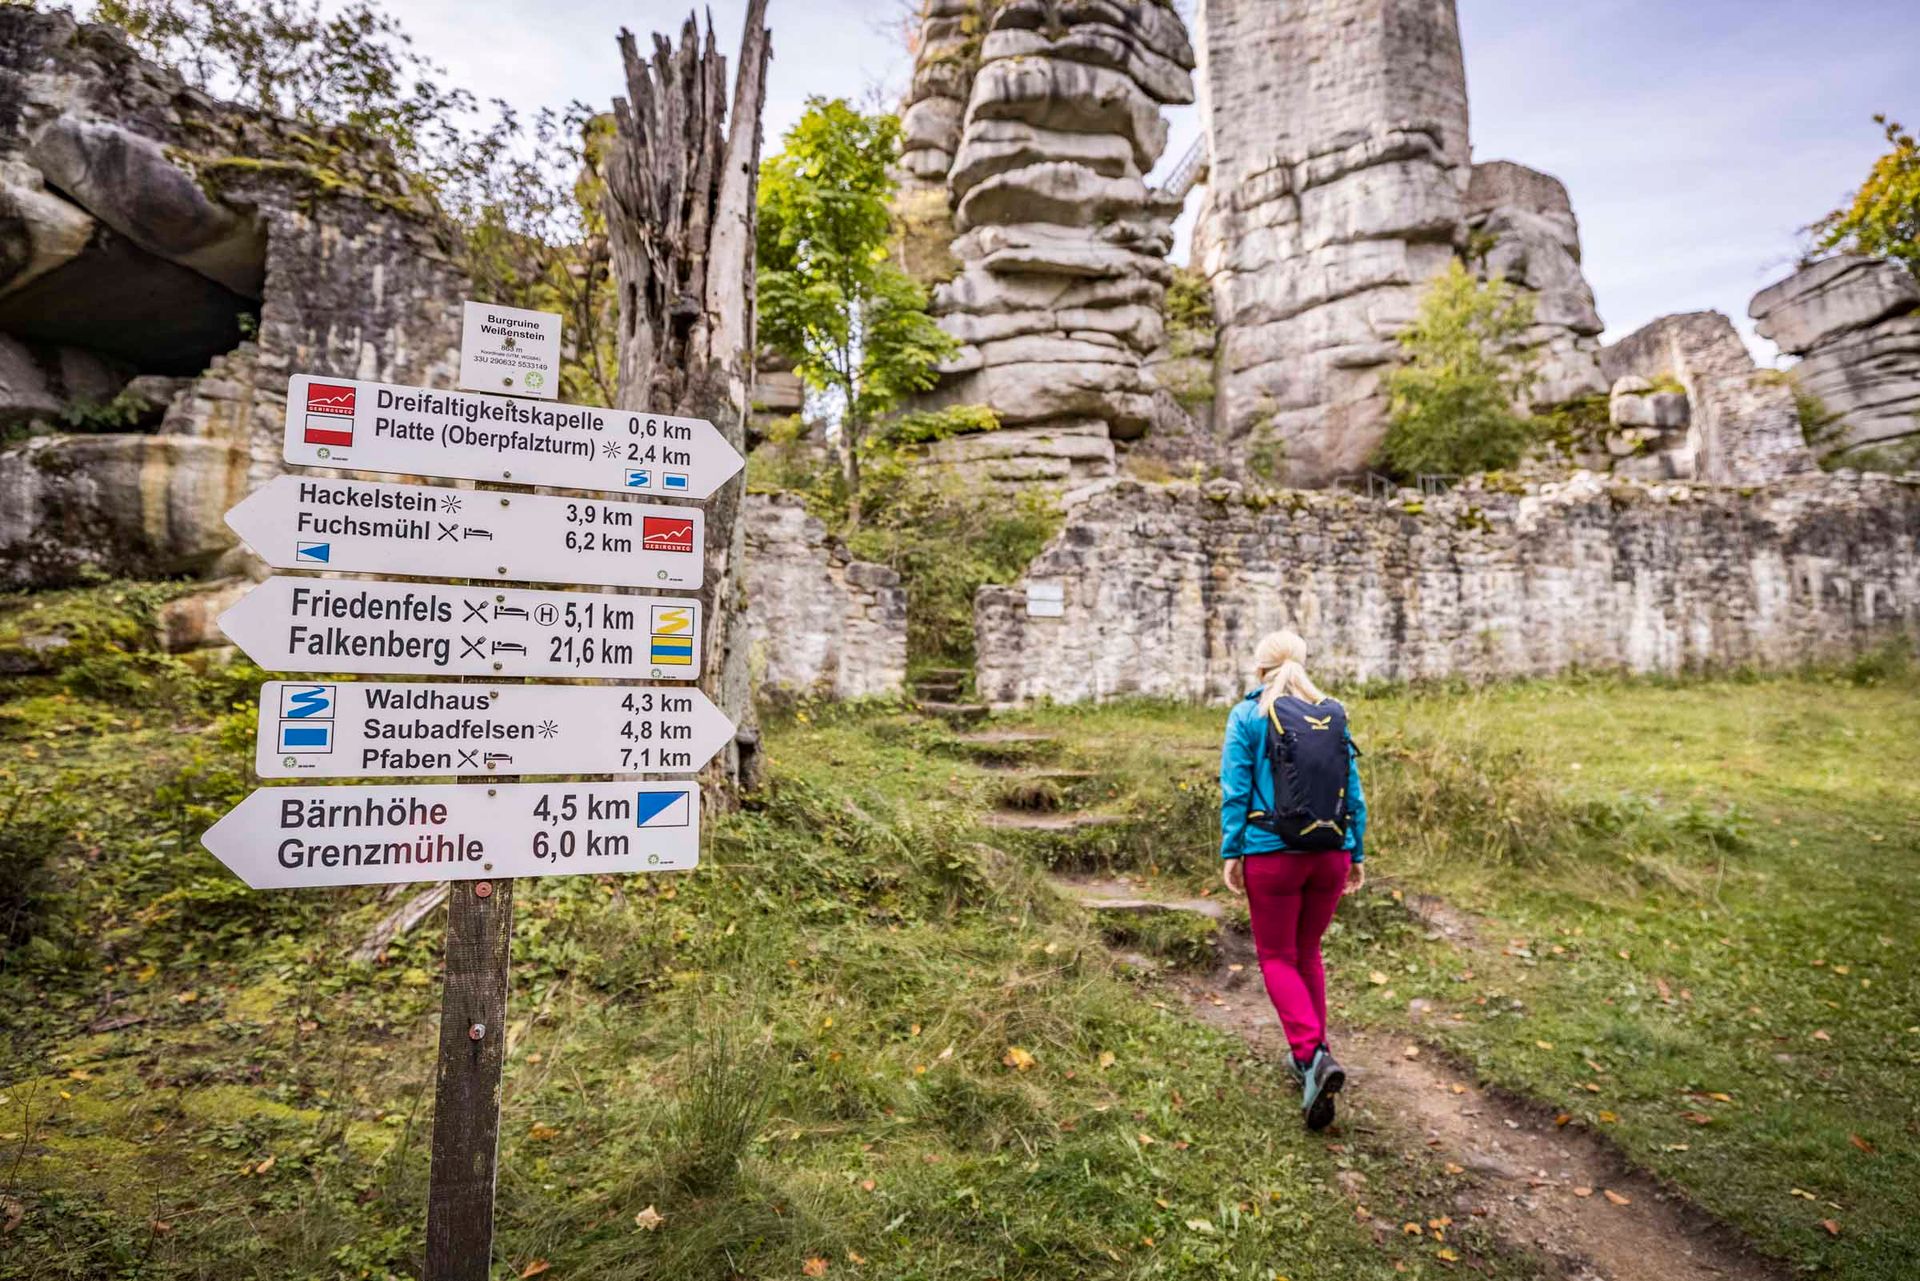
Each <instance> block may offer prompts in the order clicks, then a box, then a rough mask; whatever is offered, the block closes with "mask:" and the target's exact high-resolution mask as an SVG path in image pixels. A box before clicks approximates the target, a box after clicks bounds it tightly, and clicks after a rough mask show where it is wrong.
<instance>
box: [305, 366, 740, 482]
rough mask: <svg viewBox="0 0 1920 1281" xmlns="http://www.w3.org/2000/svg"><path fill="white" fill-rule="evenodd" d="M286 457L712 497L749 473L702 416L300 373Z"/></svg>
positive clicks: (309, 463)
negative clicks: (742, 473)
mask: <svg viewBox="0 0 1920 1281" xmlns="http://www.w3.org/2000/svg"><path fill="white" fill-rule="evenodd" d="M284 452H285V455H286V460H287V461H288V462H290V463H296V464H298V465H300V466H302V467H340V468H345V469H347V470H350V471H374V472H397V473H399V474H401V475H408V476H441V477H452V478H455V479H461V480H492V481H510V482H512V483H513V484H516V485H553V486H556V487H558V488H561V489H593V490H606V491H612V492H618V493H625V494H644V495H649V496H660V495H665V496H667V497H671V498H706V497H708V496H709V495H711V494H712V493H713V491H714V490H716V489H718V488H720V486H721V485H723V484H725V483H726V481H727V479H728V478H729V477H731V476H732V475H733V474H734V473H735V472H737V471H739V470H740V469H741V468H742V467H744V466H745V465H746V462H745V460H744V459H742V458H741V457H740V455H739V453H738V452H737V451H735V449H734V448H733V446H731V445H729V444H728V443H727V441H726V438H725V437H723V436H722V435H721V434H720V433H719V432H718V431H715V430H714V426H713V424H712V423H710V422H708V421H706V420H705V419H704V418H670V417H668V416H667V415H665V414H639V413H630V412H628V411H626V410H616V409H594V408H592V407H590V406H587V405H560V404H547V403H544V402H541V401H534V400H524V399H519V398H516V397H513V396H485V395H480V394H478V393H476V392H467V391H433V390H430V389H428V388H425V387H402V386H397V385H394V384H391V383H365V382H356V381H354V380H353V379H349V378H322V377H318V376H316V375H311V374H295V375H294V376H293V377H292V378H290V379H289V380H288V381H287V433H286V445H285V451H284Z"/></svg>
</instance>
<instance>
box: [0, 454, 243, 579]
mask: <svg viewBox="0 0 1920 1281" xmlns="http://www.w3.org/2000/svg"><path fill="white" fill-rule="evenodd" d="M249 462H250V460H249V457H248V453H247V450H246V448H245V446H244V445H236V444H232V443H229V442H225V441H217V440H194V439H187V438H182V437H177V436H136V435H101V436H56V437H37V438H35V439H32V440H29V441H27V442H26V443H25V444H23V445H18V446H15V447H13V448H11V449H7V450H4V451H0V582H5V583H6V584H7V585H9V586H11V587H45V586H54V585H59V584H63V583H70V582H73V581H75V580H76V579H78V578H80V577H82V576H83V574H84V573H85V572H86V570H87V569H93V570H101V571H105V572H107V573H110V574H118V575H125V576H128V577H134V578H169V577H174V576H177V575H182V574H201V573H206V572H208V571H209V570H212V569H213V568H214V567H215V566H216V565H217V564H218V563H219V561H220V559H221V557H222V556H223V555H224V554H225V553H226V552H227V551H229V550H230V549H231V548H232V547H233V546H234V545H235V541H236V540H235V537H234V535H233V532H232V531H231V530H229V529H228V528H227V526H226V521H225V519H224V518H225V516H226V512H227V509H228V508H229V507H231V506H233V505H234V504H235V503H237V502H239V501H240V500H241V499H242V498H244V497H245V496H246V494H247V491H248V488H249V486H248V468H249Z"/></svg>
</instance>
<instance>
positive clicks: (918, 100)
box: [900, 0, 983, 189]
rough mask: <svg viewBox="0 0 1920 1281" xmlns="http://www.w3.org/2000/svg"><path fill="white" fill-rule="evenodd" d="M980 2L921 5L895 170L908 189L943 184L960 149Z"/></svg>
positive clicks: (939, 0)
mask: <svg viewBox="0 0 1920 1281" xmlns="http://www.w3.org/2000/svg"><path fill="white" fill-rule="evenodd" d="M982 21H983V20H982V18H981V16H980V5H979V0H925V3H924V4H923V5H922V6H921V10H920V34H919V40H918V42H917V47H916V49H915V51H914V59H913V82H912V85H911V86H910V87H909V88H908V90H907V99H906V102H905V104H904V108H905V109H904V110H903V111H902V113H901V118H900V125H901V143H900V170H901V173H902V175H903V176H904V178H905V185H906V186H907V187H909V188H914V189H920V188H926V187H938V186H940V185H941V184H943V183H944V182H945V181H946V177H947V168H948V166H950V165H951V164H952V163H953V154H954V152H956V151H958V150H959V149H960V131H961V129H962V128H963V127H964V126H965V123H966V114H967V97H968V95H969V94H970V93H971V92H972V90H973V73H974V70H975V69H976V68H977V67H978V66H979V64H980V27H981V25H982Z"/></svg>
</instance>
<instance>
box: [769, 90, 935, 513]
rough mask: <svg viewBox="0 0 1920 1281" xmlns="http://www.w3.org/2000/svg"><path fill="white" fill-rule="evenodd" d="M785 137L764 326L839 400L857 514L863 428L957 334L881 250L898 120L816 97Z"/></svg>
mask: <svg viewBox="0 0 1920 1281" xmlns="http://www.w3.org/2000/svg"><path fill="white" fill-rule="evenodd" d="M785 141H786V146H785V149H784V150H783V151H782V152H781V153H780V154H779V155H777V156H773V157H770V158H769V159H767V160H766V161H765V162H764V163H763V164H762V165H761V168H760V205H759V209H760V219H759V232H758V234H759V239H758V246H757V248H758V252H759V295H760V299H759V302H760V337H761V340H762V341H764V342H766V343H768V344H769V345H770V346H772V347H773V348H774V350H776V351H778V352H779V353H780V354H781V355H783V356H785V357H786V358H787V359H788V360H790V361H792V362H793V367H794V371H795V372H796V373H798V374H799V375H800V377H801V378H802V379H803V380H805V381H806V383H807V384H808V385H809V386H811V387H813V388H814V389H815V390H816V391H821V392H826V393H828V394H830V395H832V396H833V397H834V398H835V399H836V400H837V402H838V405H839V410H840V440H839V453H840V465H841V470H842V473H843V477H844V483H845V486H846V491H847V493H848V495H849V496H850V499H851V503H850V508H849V511H848V520H849V522H850V523H853V524H858V523H859V520H860V493H861V485H860V462H861V452H862V451H861V442H862V440H863V439H864V437H865V435H866V433H867V430H868V428H869V427H870V426H871V425H872V423H873V421H874V420H875V418H876V417H878V416H879V415H881V414H883V413H885V412H886V411H887V410H889V409H891V408H893V407H894V406H895V405H897V404H898V403H899V402H900V399H901V398H902V397H903V396H906V395H908V394H909V393H911V392H915V391H924V390H926V389H928V388H930V387H932V386H933V384H934V379H935V374H934V366H935V365H936V364H938V363H939V362H940V361H941V360H943V359H945V358H946V357H947V356H949V355H951V354H952V353H953V351H954V350H955V347H956V344H955V343H954V341H953V340H952V339H951V338H949V337H948V336H947V335H946V334H944V333H942V332H941V331H940V328H939V326H937V325H935V324H934V323H933V319H932V317H930V316H929V315H927V310H926V304H927V299H926V294H925V292H924V291H923V290H922V289H921V288H920V286H919V285H918V284H916V283H915V282H914V281H913V279H912V278H911V277H910V276H908V275H907V274H906V273H905V272H904V271H902V270H900V268H899V267H897V266H895V265H894V264H893V263H892V262H891V261H890V259H889V256H888V253H887V240H888V235H889V232H890V230H891V226H892V218H891V215H890V213H889V211H888V204H887V202H888V199H889V197H891V196H892V195H893V192H894V181H893V178H892V177H891V175H890V174H889V172H888V170H889V169H890V167H891V166H892V164H893V162H894V160H895V158H896V156H897V154H898V151H899V145H900V122H899V120H898V119H897V118H895V117H893V116H890V115H881V114H875V115H867V114H863V113H861V112H859V111H857V110H855V109H854V108H853V107H852V106H851V105H849V104H848V103H847V101H846V100H845V99H840V98H836V99H831V100H830V99H826V98H818V97H816V98H812V99H809V100H808V103H807V110H806V113H805V114H804V115H803V116H802V117H801V118H800V122H799V123H798V124H796V125H795V126H794V127H793V128H792V130H790V131H789V132H788V133H787V136H786V140H785Z"/></svg>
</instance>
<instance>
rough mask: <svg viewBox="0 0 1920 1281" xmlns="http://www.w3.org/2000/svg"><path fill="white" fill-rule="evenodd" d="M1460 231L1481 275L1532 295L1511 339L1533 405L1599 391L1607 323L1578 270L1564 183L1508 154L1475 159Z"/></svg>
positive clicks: (1576, 236)
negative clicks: (1529, 381)
mask: <svg viewBox="0 0 1920 1281" xmlns="http://www.w3.org/2000/svg"><path fill="white" fill-rule="evenodd" d="M1466 233H1467V236H1466V243H1467V256H1468V258H1469V260H1470V262H1471V264H1472V265H1473V267H1474V268H1475V270H1476V271H1477V272H1478V274H1479V275H1480V278H1481V279H1483V280H1504V281H1506V282H1508V283H1509V284H1512V285H1514V286H1516V287H1518V288H1520V289H1524V290H1526V291H1528V292H1529V293H1531V294H1532V295H1533V299H1534V311H1533V325H1532V327H1531V328H1529V329H1528V330H1527V332H1526V333H1525V334H1523V335H1522V336H1521V338H1520V341H1519V343H1518V346H1519V348H1520V349H1521V350H1523V351H1525V352H1526V353H1528V354H1529V355H1530V356H1531V358H1532V360H1533V373H1534V383H1533V388H1532V392H1531V400H1532V402H1533V404H1534V405H1535V406H1536V407H1546V406H1549V405H1560V404H1565V403H1566V402H1567V401H1570V400H1578V399H1579V398H1580V397H1582V396H1597V395H1600V394H1602V393H1604V392H1605V391H1606V390H1607V384H1606V383H1605V382H1604V381H1603V380H1602V379H1601V377H1600V362H1599V358H1598V355H1599V351H1600V332H1601V330H1603V329H1605V328H1606V326H1605V325H1604V324H1602V323H1601V320H1600V313H1599V312H1598V311H1597V310H1596V309H1595V308H1594V305H1593V288H1592V287H1591V286H1590V285H1588V284H1587V278H1586V277H1585V276H1584V275H1582V274H1581V271H1580V224H1579V221H1578V220H1577V219H1575V218H1574V216H1573V202H1572V201H1571V200H1570V199H1568V197H1567V189H1566V187H1565V185H1564V184H1562V183H1561V181H1560V180H1559V179H1558V178H1555V177H1553V176H1552V175H1551V174H1544V173H1541V172H1540V171H1539V170H1538V169H1529V168H1527V167H1526V166H1525V165H1517V164H1514V163H1513V162H1512V161H1510V160H1493V161H1489V162H1487V163H1485V164H1477V165H1475V166H1474V167H1473V172H1472V176H1471V177H1470V178H1469V179H1468V181H1467V201H1466Z"/></svg>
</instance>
